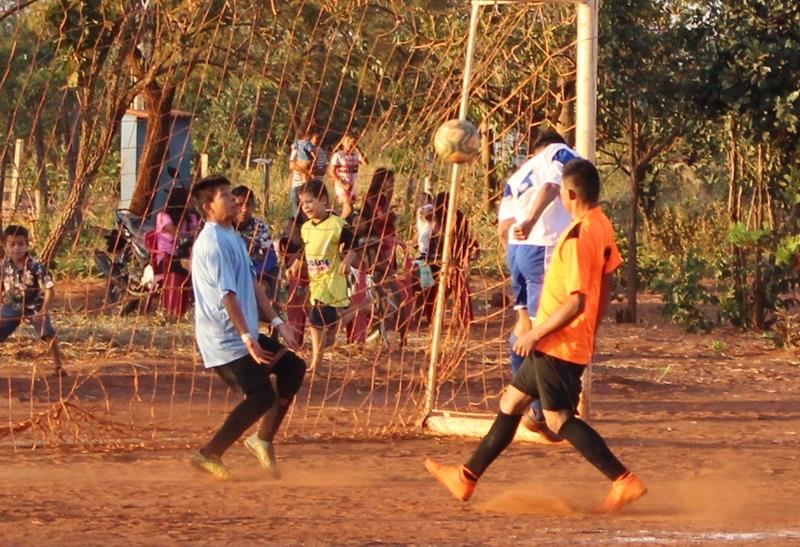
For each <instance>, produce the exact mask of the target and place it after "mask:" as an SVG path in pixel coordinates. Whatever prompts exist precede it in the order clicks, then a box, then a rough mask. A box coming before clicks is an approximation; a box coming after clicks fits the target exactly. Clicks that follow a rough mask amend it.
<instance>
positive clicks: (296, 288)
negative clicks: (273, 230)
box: [279, 210, 308, 346]
mask: <svg viewBox="0 0 800 547" xmlns="http://www.w3.org/2000/svg"><path fill="white" fill-rule="evenodd" d="M307 221H308V217H307V216H306V215H305V213H303V211H302V210H300V211H298V212H297V215H295V216H293V217H290V218H289V219H288V220H287V221H286V225H285V226H284V231H283V237H281V240H280V244H279V249H280V256H281V260H282V261H283V266H284V268H285V271H286V272H287V277H288V279H287V281H288V282H287V284H286V290H287V297H286V319H287V320H288V321H289V324H291V325H292V327H294V331H295V333H296V336H297V340H296V342H297V345H298V346H302V345H303V337H304V334H305V330H306V320H307V319H308V318H307V316H306V309H305V308H306V300H307V297H308V269H307V268H306V267H305V264H304V263H303V236H302V234H301V233H300V228H301V227H302V226H303V224H305V223H306V222H307ZM295 262H298V263H299V264H298V266H296V267H298V268H299V274H297V275H295V276H290V275H288V272H289V269H290V268H291V267H292V265H293V264H294V263H295Z"/></svg>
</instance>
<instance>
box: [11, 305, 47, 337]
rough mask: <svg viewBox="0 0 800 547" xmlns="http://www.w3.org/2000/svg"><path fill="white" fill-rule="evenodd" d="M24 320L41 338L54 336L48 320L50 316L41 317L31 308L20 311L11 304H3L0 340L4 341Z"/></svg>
mask: <svg viewBox="0 0 800 547" xmlns="http://www.w3.org/2000/svg"><path fill="white" fill-rule="evenodd" d="M23 319H24V320H26V321H27V322H28V323H30V324H31V325H33V328H34V329H36V335H37V336H39V337H40V338H41V339H42V340H50V339H52V338H55V336H56V331H55V329H54V328H53V324H52V323H51V322H50V316H49V315H45V316H44V317H42V316H41V315H39V314H37V313H36V312H35V311H32V310H24V312H23V311H20V310H19V309H17V308H15V307H13V306H3V308H2V311H1V312H0V342H5V341H6V340H7V339H8V337H9V336H11V335H12V334H14V331H15V330H17V328H18V327H19V326H20V325H21V324H22V320H23Z"/></svg>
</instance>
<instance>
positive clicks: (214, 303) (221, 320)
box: [192, 222, 258, 368]
mask: <svg viewBox="0 0 800 547" xmlns="http://www.w3.org/2000/svg"><path fill="white" fill-rule="evenodd" d="M254 279H255V270H254V268H253V263H252V261H251V260H250V256H249V255H248V254H247V246H246V245H245V243H244V240H243V239H242V238H241V236H239V234H238V233H237V232H236V231H235V230H234V229H233V228H225V227H223V226H220V225H219V224H216V223H214V222H206V224H205V226H204V227H203V229H202V231H201V232H200V235H198V236H197V239H196V240H195V242H194V247H193V248H192V288H193V290H194V309H195V313H194V316H195V319H194V322H195V337H196V338H197V345H198V346H199V347H200V354H201V355H202V356H203V363H204V364H205V366H206V368H211V367H218V366H220V365H225V364H228V363H230V362H231V361H235V360H236V359H239V358H241V357H244V356H245V355H247V347H246V346H245V345H244V342H242V338H241V335H240V334H239V332H238V331H237V330H236V327H235V326H234V325H233V323H232V322H231V319H230V317H229V316H228V312H227V311H226V310H225V306H224V305H223V303H222V298H223V297H224V296H225V295H226V294H228V293H235V294H236V298H237V299H238V300H239V305H240V306H241V308H242V312H243V313H244V318H245V320H246V321H247V326H248V328H249V330H250V334H251V335H252V336H253V337H254V338H258V304H257V303H256V293H255V289H254V288H253V280H254Z"/></svg>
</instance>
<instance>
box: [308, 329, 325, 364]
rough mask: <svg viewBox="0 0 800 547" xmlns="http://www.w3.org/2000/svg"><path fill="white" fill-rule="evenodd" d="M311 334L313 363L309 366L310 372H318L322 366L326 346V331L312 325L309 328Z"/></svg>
mask: <svg viewBox="0 0 800 547" xmlns="http://www.w3.org/2000/svg"><path fill="white" fill-rule="evenodd" d="M309 332H310V333H311V363H309V365H308V370H309V371H311V370H318V369H319V368H320V365H321V364H322V351H323V346H324V345H325V341H324V339H325V329H323V328H320V327H316V326H314V325H311V326H310V327H309Z"/></svg>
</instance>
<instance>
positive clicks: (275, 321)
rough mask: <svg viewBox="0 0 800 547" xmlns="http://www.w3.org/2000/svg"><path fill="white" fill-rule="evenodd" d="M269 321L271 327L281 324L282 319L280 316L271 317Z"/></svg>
mask: <svg viewBox="0 0 800 547" xmlns="http://www.w3.org/2000/svg"><path fill="white" fill-rule="evenodd" d="M270 323H272V326H273V327H280V326H281V325H283V319H281V318H280V317H273V318H272V321H270Z"/></svg>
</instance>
